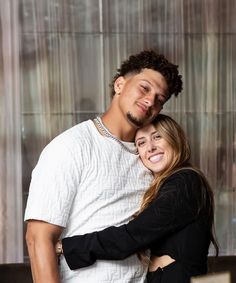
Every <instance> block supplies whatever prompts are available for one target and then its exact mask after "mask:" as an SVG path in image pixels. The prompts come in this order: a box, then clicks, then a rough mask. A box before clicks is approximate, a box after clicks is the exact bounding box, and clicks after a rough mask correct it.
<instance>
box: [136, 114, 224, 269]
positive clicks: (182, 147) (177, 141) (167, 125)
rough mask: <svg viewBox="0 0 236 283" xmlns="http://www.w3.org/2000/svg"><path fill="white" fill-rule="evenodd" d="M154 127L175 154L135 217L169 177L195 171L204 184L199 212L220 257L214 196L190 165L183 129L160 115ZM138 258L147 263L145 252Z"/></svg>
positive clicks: (145, 196)
mask: <svg viewBox="0 0 236 283" xmlns="http://www.w3.org/2000/svg"><path fill="white" fill-rule="evenodd" d="M152 125H153V126H154V127H155V128H156V129H157V130H158V132H159V134H160V136H161V137H162V138H164V139H165V140H166V141H167V142H168V143H169V144H170V146H171V147H172V149H173V150H174V152H175V154H174V158H173V160H172V162H171V164H170V166H168V168H167V169H165V170H163V171H162V172H160V173H158V176H156V177H154V180H153V182H152V184H151V186H150V187H149V189H148V190H147V191H146V192H145V194H144V196H143V199H142V203H141V207H140V210H139V211H138V212H137V213H136V214H135V216H137V215H138V214H140V213H141V212H142V211H143V210H144V209H145V208H146V207H148V205H149V204H150V203H151V202H152V201H153V200H154V199H155V198H156V196H157V194H158V191H159V189H160V187H161V186H162V184H163V183H164V181H165V180H166V179H167V178H168V177H169V176H171V175H172V174H174V173H176V172H177V171H180V170H183V169H187V168H188V169H191V170H194V171H195V172H196V173H198V174H199V175H200V176H201V181H202V184H203V189H202V191H201V199H200V201H199V207H198V211H199V212H200V211H201V209H202V208H204V209H205V210H206V211H207V214H208V227H209V231H210V240H211V242H212V244H213V246H214V248H215V251H216V256H218V253H219V247H218V244H217V240H216V236H215V228H214V194H213V191H212V189H211V187H210V185H209V183H208V181H207V179H206V177H205V176H204V174H203V173H202V172H201V171H200V170H199V169H198V168H195V167H193V166H192V165H191V164H190V156H191V151H190V146H189V142H188V140H187V138H186V136H185V133H184V131H183V129H182V128H181V127H180V125H179V124H178V123H177V122H175V121H174V120H173V119H172V118H171V117H169V116H167V115H163V114H159V115H158V116H157V117H156V118H155V119H154V120H153V122H152ZM138 256H139V258H140V259H141V261H142V262H144V263H145V262H146V263H147V257H146V256H144V254H143V252H141V253H139V254H138Z"/></svg>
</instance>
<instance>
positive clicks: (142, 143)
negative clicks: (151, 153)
mask: <svg viewBox="0 0 236 283" xmlns="http://www.w3.org/2000/svg"><path fill="white" fill-rule="evenodd" d="M144 144H145V142H144V141H139V142H138V143H137V146H138V147H141V146H143V145H144Z"/></svg>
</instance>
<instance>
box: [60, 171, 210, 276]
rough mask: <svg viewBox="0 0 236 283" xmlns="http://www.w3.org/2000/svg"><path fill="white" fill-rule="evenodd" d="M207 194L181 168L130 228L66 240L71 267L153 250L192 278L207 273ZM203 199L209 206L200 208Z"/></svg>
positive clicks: (194, 176) (195, 176) (196, 176)
mask: <svg viewBox="0 0 236 283" xmlns="http://www.w3.org/2000/svg"><path fill="white" fill-rule="evenodd" d="M204 196H205V197H204ZM207 196H208V194H207V189H206V187H205V185H204V182H203V180H202V177H201V176H200V175H199V174H198V173H196V172H195V171H193V170H191V169H184V170H180V171H178V172H176V173H174V174H173V175H171V176H170V177H168V178H167V179H166V180H165V182H164V183H163V184H162V186H161V188H160V190H159V192H158V194H157V197H156V198H155V199H154V200H153V202H152V203H151V204H150V205H149V206H148V207H147V208H146V209H145V210H144V211H143V212H142V213H141V214H139V215H138V216H137V217H136V218H134V219H133V220H132V221H130V222H129V223H128V224H125V225H122V226H120V227H114V226H112V227H109V228H106V229H104V230H102V231H100V232H93V233H89V234H85V235H80V236H74V237H68V238H64V239H63V240H62V245H63V253H64V256H65V259H66V261H67V263H68V265H69V267H70V268H71V269H77V268H81V267H86V266H89V265H91V264H93V263H94V262H95V261H96V260H97V259H107V260H109V259H110V260H115V259H117V260H120V259H124V258H126V257H128V256H129V255H131V254H133V253H135V252H137V251H139V250H142V249H146V248H149V249H150V250H151V253H152V254H153V255H156V256H161V255H169V256H171V257H172V258H173V259H175V260H176V261H179V262H181V264H182V265H183V267H184V269H185V270H186V272H187V273H188V274H189V276H194V275H199V274H204V273H206V271H207V255H208V249H209V245H210V231H209V229H210V228H209V225H208V213H207V208H208V206H209V205H210V201H209V197H207ZM203 199H206V200H205V205H203V206H202V207H200V204H201V203H202V202H203ZM203 203H204V202H203ZM199 207H200V209H199Z"/></svg>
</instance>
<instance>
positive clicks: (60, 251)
mask: <svg viewBox="0 0 236 283" xmlns="http://www.w3.org/2000/svg"><path fill="white" fill-rule="evenodd" d="M55 251H56V254H57V256H58V257H59V256H60V255H62V254H63V249H62V242H61V241H60V240H58V241H57V242H56V245H55Z"/></svg>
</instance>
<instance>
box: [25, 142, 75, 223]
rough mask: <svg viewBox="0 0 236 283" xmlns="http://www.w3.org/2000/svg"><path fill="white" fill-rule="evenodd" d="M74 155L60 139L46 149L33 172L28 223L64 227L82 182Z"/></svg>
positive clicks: (27, 211) (26, 212)
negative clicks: (31, 221) (38, 221)
mask: <svg viewBox="0 0 236 283" xmlns="http://www.w3.org/2000/svg"><path fill="white" fill-rule="evenodd" d="M78 179H79V177H78V169H77V168H76V163H75V161H74V157H73V154H72V153H71V151H70V150H69V149H68V147H67V146H66V144H64V143H63V142H62V141H61V140H60V139H58V140H53V141H52V142H51V143H50V144H49V145H47V146H46V147H45V149H44V150H43V152H42V153H41V156H40V158H39V161H38V163H37V165H36V167H35V168H34V170H33V172H32V179H31V184H30V188H29V197H28V200H27V206H26V211H25V220H30V219H34V220H41V221H45V222H48V223H51V224H55V225H59V226H62V227H65V226H66V224H67V220H68V216H69V212H70V208H71V205H72V203H73V199H74V196H75V193H76V190H77V185H78V182H79V180H78Z"/></svg>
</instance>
